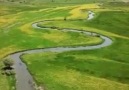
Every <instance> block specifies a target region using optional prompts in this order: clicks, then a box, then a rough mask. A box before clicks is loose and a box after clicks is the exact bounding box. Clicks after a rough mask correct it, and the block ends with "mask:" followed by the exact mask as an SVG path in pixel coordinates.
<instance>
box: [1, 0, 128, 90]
mask: <svg viewBox="0 0 129 90" xmlns="http://www.w3.org/2000/svg"><path fill="white" fill-rule="evenodd" d="M14 1H15V0H14ZM26 1H27V2H25V3H19V1H18V0H17V1H15V2H9V1H7V2H0V43H1V44H0V68H2V67H3V63H2V60H3V57H4V56H6V55H8V54H10V53H13V52H16V51H21V50H28V49H35V48H49V47H57V46H80V45H96V44H99V43H102V41H103V40H102V39H100V38H99V37H91V36H88V35H87V36H86V35H84V34H83V33H73V32H62V31H59V30H51V29H50V30H45V29H44V30H43V29H42V30H40V29H34V28H32V26H31V25H32V23H34V22H37V21H42V20H47V19H55V20H56V19H60V20H62V21H54V22H45V23H39V26H41V27H42V26H43V25H45V26H56V27H59V28H74V29H79V30H86V31H92V32H97V33H100V34H103V35H106V36H108V37H110V38H112V40H113V44H112V45H111V46H109V47H105V48H102V49H98V50H92V51H76V52H64V53H52V52H48V53H37V54H30V55H24V56H23V57H22V58H23V61H24V62H25V63H26V64H27V66H28V69H29V71H30V72H31V73H32V75H33V77H34V78H35V80H36V82H37V83H38V85H40V86H43V87H45V90H129V70H128V67H129V61H128V59H129V52H128V51H129V48H128V45H129V26H128V25H129V7H128V5H125V3H124V4H123V3H122V5H121V4H115V5H114V4H112V3H108V4H107V3H105V4H104V5H99V4H98V3H95V2H97V1H96V0H90V1H89V0H86V2H85V1H84V0H80V1H79V0H64V1H67V2H64V1H63V0H54V1H55V2H51V0H46V1H45V0H44V2H43V3H42V4H41V2H42V1H41V0H34V1H33V2H31V3H30V1H29V0H26ZM98 1H99V0H98ZM100 1H101V0H100ZM61 2H63V3H61ZM93 2H94V3H93ZM82 3H83V4H82ZM85 3H86V4H85ZM87 3H91V4H87ZM126 4H127V3H126ZM121 7H122V8H121ZM120 8H121V9H120ZM83 10H84V11H83ZM88 10H92V11H94V12H95V13H96V14H95V18H94V19H93V20H90V21H87V20H86V19H87V15H88V12H87V11H88ZM64 17H67V19H68V20H66V21H64ZM79 19H81V20H79ZM71 20H72V21H71ZM50 56H51V57H50ZM35 67H36V68H35ZM14 87H15V78H14V77H7V76H5V75H2V74H1V71H0V90H14Z"/></svg>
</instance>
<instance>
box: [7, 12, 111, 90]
mask: <svg viewBox="0 0 129 90" xmlns="http://www.w3.org/2000/svg"><path fill="white" fill-rule="evenodd" d="M91 14H92V15H91ZM92 18H93V13H89V19H88V20H91V19H92ZM46 21H47V20H44V21H42V22H46ZM51 21H52V20H51ZM38 23H39V22H36V23H33V24H32V27H33V28H38V29H45V30H46V29H52V28H51V27H44V28H42V27H39V26H38ZM60 30H61V31H62V32H67V31H68V32H78V33H84V34H85V35H97V33H93V32H87V31H80V30H78V29H70V28H63V29H60ZM99 36H100V38H101V39H103V43H101V44H99V45H94V46H77V47H54V48H44V49H34V50H26V51H20V52H17V53H13V54H11V55H9V57H10V58H12V59H13V60H14V61H15V64H14V70H15V72H16V89H17V90H36V88H35V87H37V85H36V84H35V81H34V79H33V77H32V76H31V74H30V72H29V71H28V69H27V66H26V65H25V64H24V63H23V62H22V60H21V58H20V56H21V55H23V54H32V53H39V52H66V51H76V50H93V49H99V48H103V47H106V46H109V45H111V44H112V40H111V39H110V38H108V37H106V36H103V35H99Z"/></svg>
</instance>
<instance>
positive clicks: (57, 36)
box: [43, 31, 68, 43]
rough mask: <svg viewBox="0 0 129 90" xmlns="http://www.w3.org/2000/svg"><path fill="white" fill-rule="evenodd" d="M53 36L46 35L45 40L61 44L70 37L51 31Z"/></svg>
mask: <svg viewBox="0 0 129 90" xmlns="http://www.w3.org/2000/svg"><path fill="white" fill-rule="evenodd" d="M51 33H52V34H47V33H46V34H44V35H43V38H45V39H48V40H52V41H54V42H57V43H58V42H60V41H63V40H66V39H67V38H68V35H66V34H64V33H63V32H58V31H56V32H55V31H51Z"/></svg>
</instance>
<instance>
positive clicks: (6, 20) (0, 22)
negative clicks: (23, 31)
mask: <svg viewBox="0 0 129 90" xmlns="http://www.w3.org/2000/svg"><path fill="white" fill-rule="evenodd" d="M16 20H17V17H15V18H5V17H1V18H0V25H1V26H5V25H7V24H11V23H13V22H14V21H16Z"/></svg>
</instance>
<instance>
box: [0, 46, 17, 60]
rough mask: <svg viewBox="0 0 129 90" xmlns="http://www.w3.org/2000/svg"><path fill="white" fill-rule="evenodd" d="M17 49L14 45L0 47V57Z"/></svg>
mask: <svg viewBox="0 0 129 90" xmlns="http://www.w3.org/2000/svg"><path fill="white" fill-rule="evenodd" d="M16 50H19V49H17V48H16V47H15V46H13V45H12V46H8V47H5V48H2V49H0V58H3V57H4V56H5V55H7V54H9V53H13V52H15V51H16Z"/></svg>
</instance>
